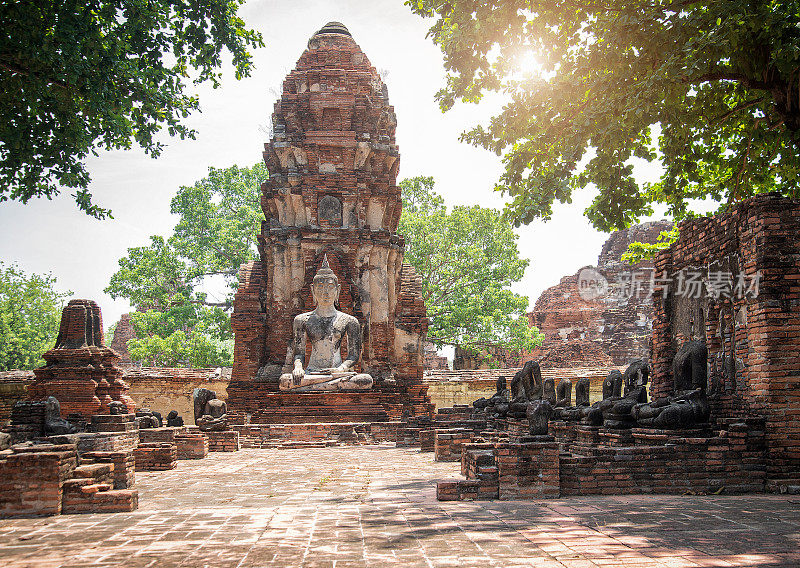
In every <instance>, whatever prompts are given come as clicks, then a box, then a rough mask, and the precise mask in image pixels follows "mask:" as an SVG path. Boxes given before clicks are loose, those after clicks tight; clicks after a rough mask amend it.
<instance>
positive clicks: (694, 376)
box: [631, 341, 711, 429]
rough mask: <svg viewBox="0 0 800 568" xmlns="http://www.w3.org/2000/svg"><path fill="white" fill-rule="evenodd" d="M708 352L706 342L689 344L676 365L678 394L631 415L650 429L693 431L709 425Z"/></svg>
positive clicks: (681, 352) (674, 364) (675, 362)
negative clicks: (698, 427)
mask: <svg viewBox="0 0 800 568" xmlns="http://www.w3.org/2000/svg"><path fill="white" fill-rule="evenodd" d="M707 363H708V349H707V347H706V344H705V342H704V341H687V342H685V343H684V344H683V345H681V348H680V349H679V350H678V352H677V353H676V354H675V359H673V361H672V377H673V384H674V389H675V394H674V395H673V396H671V397H667V398H661V399H658V400H654V401H653V402H651V403H648V404H638V405H636V406H635V407H634V408H633V410H632V412H631V414H632V416H633V418H634V419H636V420H637V421H638V423H639V425H640V426H643V427H646V428H659V429H673V428H691V427H697V426H698V425H702V424H704V423H706V422H707V421H708V418H709V416H710V414H711V409H710V407H709V404H708V398H707V396H706V388H707V383H708V374H707V373H708V366H707Z"/></svg>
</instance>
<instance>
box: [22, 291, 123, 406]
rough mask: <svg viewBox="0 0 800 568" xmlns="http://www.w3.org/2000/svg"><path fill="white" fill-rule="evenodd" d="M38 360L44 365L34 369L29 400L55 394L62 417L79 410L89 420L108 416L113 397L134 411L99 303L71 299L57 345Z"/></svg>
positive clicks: (63, 317) (65, 311)
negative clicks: (108, 343)
mask: <svg viewBox="0 0 800 568" xmlns="http://www.w3.org/2000/svg"><path fill="white" fill-rule="evenodd" d="M42 358H43V359H44V360H45V362H46V365H45V366H44V367H40V368H38V369H36V370H34V375H35V376H36V380H35V381H34V383H33V384H32V385H30V387H28V398H29V399H30V400H43V399H46V398H47V397H49V396H53V397H55V398H56V399H57V400H58V402H59V403H60V411H61V413H62V415H64V416H66V415H70V414H79V415H80V416H81V418H83V419H84V420H90V419H91V417H92V415H94V414H106V413H108V412H109V410H110V409H109V406H110V405H111V404H112V402H114V401H117V402H119V403H121V404H123V405H124V406H125V408H126V413H132V412H133V411H134V410H135V408H136V405H135V404H134V402H133V400H132V399H131V398H130V397H129V396H128V394H127V391H128V388H129V387H128V385H127V384H126V383H125V382H124V381H123V380H122V369H121V368H120V367H119V356H118V355H117V353H116V352H115V351H113V350H112V349H110V348H108V347H106V345H105V340H104V338H103V317H102V314H101V312H100V307H99V306H98V305H97V304H96V303H95V302H93V301H91V300H70V301H69V303H68V304H67V306H66V307H65V308H64V310H63V311H62V314H61V324H60V326H59V331H58V337H57V339H56V344H55V347H54V348H53V349H51V350H49V351H47V352H46V353H45V354H44V355H42Z"/></svg>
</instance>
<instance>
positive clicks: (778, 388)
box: [651, 194, 800, 484]
mask: <svg viewBox="0 0 800 568" xmlns="http://www.w3.org/2000/svg"><path fill="white" fill-rule="evenodd" d="M655 268H656V272H657V275H658V277H659V278H660V279H662V280H663V281H664V282H666V281H667V280H671V281H672V282H671V283H672V285H671V286H667V287H666V291H663V290H660V291H659V292H660V293H657V294H655V295H654V297H653V301H654V314H655V324H654V329H653V335H652V353H653V356H652V367H653V372H652V388H651V391H652V395H653V396H654V397H659V396H666V395H669V394H671V393H672V392H673V383H672V360H673V358H674V356H675V353H676V351H677V349H678V348H679V346H680V345H681V343H682V342H683V341H686V340H688V339H700V340H703V341H705V343H706V345H707V347H708V360H709V370H710V374H709V388H708V390H709V399H710V402H711V406H712V418H713V419H718V418H732V417H737V416H747V415H751V414H755V415H763V416H764V417H765V419H766V439H767V446H768V454H767V456H768V458H767V459H768V470H767V477H768V482H770V483H777V484H780V483H781V482H782V480H783V481H784V482H786V481H787V480H795V481H796V480H797V479H798V478H800V357H798V351H800V201H798V200H792V199H788V198H785V197H781V196H779V195H777V194H763V195H758V196H755V197H752V198H750V199H748V200H746V201H743V202H742V203H739V204H737V205H735V206H733V207H731V208H730V209H729V210H728V211H726V212H725V213H722V214H719V215H717V216H714V217H704V218H698V219H691V220H687V221H684V222H682V223H681V224H680V239H679V240H678V241H677V242H676V243H674V244H673V245H672V246H671V247H670V248H669V249H668V250H665V251H662V252H661V253H659V254H658V256H657V257H656V259H655ZM695 273H699V274H700V275H701V277H702V280H703V283H704V284H703V286H704V287H708V286H709V285H710V284H709V283H710V282H712V281H718V280H719V274H720V273H731V274H732V278H731V288H730V290H728V291H727V292H725V293H722V294H719V295H718V296H717V297H715V294H712V293H709V291H708V290H706V289H704V290H702V292H701V294H700V297H688V295H687V294H685V293H681V290H679V288H678V284H677V278H678V275H679V274H684V278H685V277H686V275H687V274H695ZM740 278H741V279H740ZM754 282H758V286H757V288H758V290H757V293H756V290H754V289H753V284H754ZM737 285H741V286H742V288H740V289H739V290H737V289H736V286H737ZM686 286H687V284H686V282H684V290H683V292H685V291H686V290H687V288H686ZM711 288H712V289H716V286H711Z"/></svg>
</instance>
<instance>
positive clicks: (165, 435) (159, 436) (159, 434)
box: [139, 426, 186, 443]
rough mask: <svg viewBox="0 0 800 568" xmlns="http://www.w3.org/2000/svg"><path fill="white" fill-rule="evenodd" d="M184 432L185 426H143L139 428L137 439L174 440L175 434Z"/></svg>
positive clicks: (145, 441) (153, 440)
mask: <svg viewBox="0 0 800 568" xmlns="http://www.w3.org/2000/svg"><path fill="white" fill-rule="evenodd" d="M182 434H186V426H172V427H170V426H165V427H163V428H143V429H141V430H139V441H140V442H144V443H148V442H170V443H174V442H175V436H179V435H182Z"/></svg>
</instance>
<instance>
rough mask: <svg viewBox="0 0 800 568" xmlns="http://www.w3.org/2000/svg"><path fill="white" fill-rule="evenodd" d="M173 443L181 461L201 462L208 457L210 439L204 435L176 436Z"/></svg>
mask: <svg viewBox="0 0 800 568" xmlns="http://www.w3.org/2000/svg"><path fill="white" fill-rule="evenodd" d="M173 442H174V444H175V449H176V452H177V454H176V455H177V458H178V459H179V460H199V459H203V458H204V457H206V456H207V455H208V451H209V450H208V437H206V436H204V435H203V434H176V435H175V437H174V438H173Z"/></svg>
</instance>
